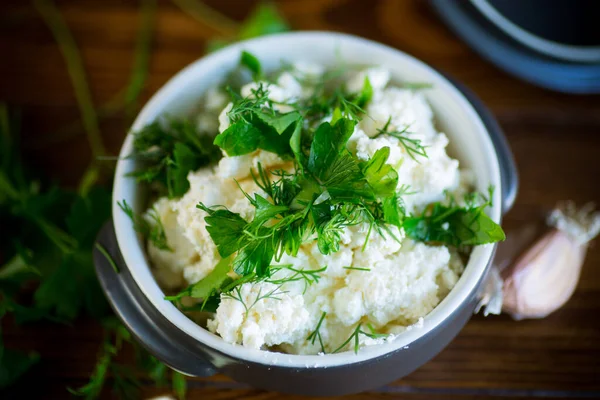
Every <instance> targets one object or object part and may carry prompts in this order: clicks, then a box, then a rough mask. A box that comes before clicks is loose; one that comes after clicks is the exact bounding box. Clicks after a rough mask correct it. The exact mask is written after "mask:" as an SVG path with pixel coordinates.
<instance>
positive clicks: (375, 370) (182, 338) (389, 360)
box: [94, 222, 484, 396]
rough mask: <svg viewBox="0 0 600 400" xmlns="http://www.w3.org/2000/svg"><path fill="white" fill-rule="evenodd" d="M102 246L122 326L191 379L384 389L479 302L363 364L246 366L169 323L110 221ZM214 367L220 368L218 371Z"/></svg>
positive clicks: (102, 269) (304, 388) (101, 264)
mask: <svg viewBox="0 0 600 400" xmlns="http://www.w3.org/2000/svg"><path fill="white" fill-rule="evenodd" d="M98 243H100V244H101V245H102V246H103V247H104V248H105V249H106V250H107V251H108V252H109V253H110V254H111V256H112V258H113V260H114V261H115V263H116V264H117V265H119V267H120V273H117V272H115V271H114V270H113V268H112V266H111V265H110V263H109V262H108V260H107V259H106V258H105V257H104V255H102V254H101V253H100V252H99V251H98V250H95V251H94V262H95V264H96V271H97V274H98V277H99V279H100V283H101V285H102V288H103V289H104V292H105V293H106V295H107V298H108V300H109V302H110V304H111V306H112V308H113V310H114V311H115V313H116V314H117V316H118V317H119V318H120V319H121V321H123V323H124V324H125V326H127V328H128V329H129V330H130V331H131V333H132V334H133V335H134V337H135V338H136V339H137V340H138V341H139V342H140V343H141V344H142V345H143V346H144V347H145V348H146V349H147V350H148V351H149V352H150V353H151V354H153V355H154V356H155V357H157V358H158V359H159V360H161V361H162V362H164V363H165V364H167V365H168V366H169V367H171V368H173V369H175V370H177V371H179V372H182V373H184V374H186V375H190V376H210V375H212V374H214V373H216V372H217V371H218V372H222V373H224V374H225V375H228V376H230V377H231V378H233V379H235V380H236V381H239V382H243V383H247V384H249V385H252V386H255V387H258V388H262V389H268V390H274V391H278V392H286V393H294V394H302V395H313V396H334V395H342V394H348V393H357V392H362V391H365V390H369V389H373V388H376V387H380V386H383V385H385V384H387V383H389V382H391V381H394V380H396V379H398V378H401V377H403V376H406V375H408V374H409V373H411V372H412V371H414V370H415V369H417V368H419V367H420V366H421V365H423V364H425V363H426V362H427V361H429V360H430V359H431V358H433V357H434V356H435V355H436V354H438V353H439V352H440V351H441V350H442V349H443V348H444V347H445V346H446V345H447V344H448V343H449V342H450V341H451V340H452V339H453V338H454V337H455V336H456V335H457V334H458V332H459V331H460V330H461V329H462V327H463V326H464V325H465V324H466V322H467V321H468V320H469V318H470V317H471V315H472V314H473V310H474V309H475V306H476V304H477V288H480V287H481V286H482V285H481V284H482V282H483V281H484V277H481V279H480V281H479V283H478V285H477V288H476V289H475V290H473V291H472V292H471V293H469V296H468V299H467V301H465V302H464V303H463V304H462V305H461V306H460V307H459V308H458V309H456V310H455V311H454V312H453V313H452V314H451V315H450V316H449V317H448V318H447V319H446V320H445V321H444V322H443V323H442V324H440V325H438V326H437V327H436V328H435V329H434V330H432V331H430V332H429V333H428V334H427V335H425V336H422V337H420V338H419V339H417V340H416V341H414V342H413V343H411V344H410V345H409V346H406V347H405V348H402V349H399V350H397V351H394V352H391V353H388V354H385V355H384V356H381V357H378V358H374V359H370V360H368V361H365V362H361V363H355V364H347V365H343V366H337V367H327V368H319V367H314V366H311V365H307V366H306V368H288V367H283V366H277V365H266V364H259V363H254V362H248V361H246V360H243V359H239V358H234V357H231V356H229V355H227V354H224V353H221V352H219V351H216V350H214V349H212V348H210V347H208V346H207V345H205V344H204V343H201V342H199V341H197V340H196V339H194V338H192V337H191V336H189V335H187V334H186V333H184V332H183V331H181V330H180V329H179V328H177V327H176V326H175V325H173V324H172V323H171V322H169V321H168V320H167V319H166V318H165V317H164V316H162V314H160V312H158V310H157V309H156V308H154V306H153V305H152V304H151V303H150V301H149V300H148V299H146V298H145V296H144V294H143V293H142V292H141V290H140V289H139V287H137V285H136V283H135V282H134V280H133V278H132V277H131V274H130V273H129V271H128V269H127V267H126V266H125V265H124V263H123V261H122V258H121V255H120V252H119V248H118V244H117V241H116V236H115V233H114V228H113V225H112V222H108V223H107V224H106V225H105V226H104V228H103V229H102V231H101V233H100V235H99V236H98ZM216 366H219V367H218V369H217V367H216Z"/></svg>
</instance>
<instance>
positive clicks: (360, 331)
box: [333, 323, 388, 354]
mask: <svg viewBox="0 0 600 400" xmlns="http://www.w3.org/2000/svg"><path fill="white" fill-rule="evenodd" d="M367 328H369V332H367V331H364V330H363V329H362V323H359V324H358V325H357V326H356V328H355V329H354V331H353V332H352V334H351V335H350V337H348V339H346V340H345V341H344V343H342V344H341V345H340V346H339V347H338V348H337V349H335V350H334V351H333V353H334V354H335V353H339V352H340V351H342V350H343V349H344V348H345V347H346V346H347V345H348V344H349V343H350V342H352V341H354V346H353V348H354V353H355V354H358V350H359V348H360V342H359V336H360V335H364V336H367V337H370V338H371V339H381V338H386V337H388V335H386V334H383V333H376V332H375V329H374V328H373V326H372V325H371V324H367Z"/></svg>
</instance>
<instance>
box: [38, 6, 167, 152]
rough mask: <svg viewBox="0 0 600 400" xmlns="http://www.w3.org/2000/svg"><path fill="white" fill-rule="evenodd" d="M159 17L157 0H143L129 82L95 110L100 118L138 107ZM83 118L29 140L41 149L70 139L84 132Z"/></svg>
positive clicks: (131, 111) (130, 112)
mask: <svg viewBox="0 0 600 400" xmlns="http://www.w3.org/2000/svg"><path fill="white" fill-rule="evenodd" d="M155 19H156V0H142V1H141V6H140V27H139V29H138V37H137V42H136V47H135V52H134V57H133V65H132V69H131V73H130V77H129V82H128V83H127V86H126V87H125V88H123V89H122V90H121V91H119V92H118V93H117V94H116V95H114V96H113V97H112V98H111V99H110V100H108V101H107V102H105V103H104V104H102V105H100V106H99V107H97V109H96V110H95V113H96V116H97V119H98V120H100V121H101V120H103V119H106V118H110V117H114V116H115V115H117V114H118V113H120V112H122V111H123V110H125V111H127V113H128V114H129V115H128V118H129V119H130V118H132V113H133V112H134V111H136V110H137V108H138V102H139V97H140V94H141V93H142V91H143V89H144V85H145V82H146V79H147V77H148V66H149V61H150V53H151V50H152V33H153V27H154V23H155ZM81 130H82V121H81V119H78V120H76V121H73V122H71V123H69V124H67V125H66V126H64V127H62V128H60V129H59V130H57V131H55V132H53V133H51V134H47V135H46V136H45V137H42V138H39V139H37V140H36V141H32V142H30V143H27V144H26V146H27V147H28V148H31V149H41V148H44V147H46V146H48V145H51V144H54V143H58V142H61V141H65V140H68V139H71V138H73V137H75V136H77V135H79V134H80V133H81Z"/></svg>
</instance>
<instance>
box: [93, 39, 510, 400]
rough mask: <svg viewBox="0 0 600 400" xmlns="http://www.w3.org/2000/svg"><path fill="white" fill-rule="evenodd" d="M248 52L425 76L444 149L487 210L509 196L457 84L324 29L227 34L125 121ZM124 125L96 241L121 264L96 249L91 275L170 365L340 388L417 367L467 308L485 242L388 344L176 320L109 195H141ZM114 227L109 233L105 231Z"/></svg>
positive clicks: (501, 165)
mask: <svg viewBox="0 0 600 400" xmlns="http://www.w3.org/2000/svg"><path fill="white" fill-rule="evenodd" d="M242 50H247V51H249V52H251V53H253V54H255V55H256V56H257V57H258V58H259V59H260V60H261V63H262V65H263V68H264V69H265V70H267V71H269V70H276V69H277V68H278V67H279V66H280V65H281V64H280V63H281V61H282V60H285V61H292V62H293V61H309V62H316V63H320V64H323V65H325V66H331V67H332V66H334V65H335V63H336V62H338V60H339V59H340V58H339V57H341V58H342V59H343V60H344V61H345V62H348V63H351V64H352V63H356V64H372V65H382V66H385V67H387V68H388V69H389V70H390V71H391V73H392V80H395V81H399V82H402V81H409V82H428V83H431V84H432V85H433V88H432V89H427V90H426V91H425V95H426V97H427V100H428V101H429V103H430V104H431V107H432V108H433V110H434V115H435V119H436V124H437V127H438V129H439V130H440V131H442V132H445V133H446V134H447V135H448V137H449V138H450V142H451V148H450V152H451V153H452V155H453V156H455V157H456V158H458V159H459V160H460V162H461V166H464V167H468V168H470V169H472V170H473V171H475V173H476V186H477V189H478V190H480V191H485V190H486V188H487V187H488V185H490V184H491V185H494V186H495V187H496V191H495V194H494V199H493V200H494V205H493V207H491V208H490V209H489V215H490V216H491V217H492V218H493V219H494V220H495V221H500V220H501V216H502V214H503V212H505V211H506V210H507V209H508V208H509V207H510V206H511V204H512V202H513V200H514V197H515V194H516V187H517V177H516V172H515V167H514V163H513V161H512V156H511V154H510V150H509V149H508V147H507V145H506V142H505V140H504V137H503V136H502V133H501V131H500V130H499V128H498V126H497V124H496V123H495V121H494V120H493V118H491V116H490V115H489V113H488V112H487V111H486V110H485V109H484V108H483V107H482V106H481V104H480V103H478V102H477V100H476V99H474V98H473V97H472V94H470V93H469V92H468V91H467V90H466V89H464V88H463V87H460V86H459V85H458V84H456V83H453V82H451V81H450V80H449V79H448V78H446V77H444V76H443V75H442V74H440V73H439V72H437V71H436V70H434V69H433V68H431V67H429V66H427V65H426V64H424V63H423V62H421V61H419V60H417V59H415V58H413V57H411V56H409V55H407V54H405V53H403V52H401V51H398V50H396V49H393V48H390V47H387V46H384V45H382V44H379V43H375V42H372V41H369V40H365V39H361V38H358V37H354V36H349V35H344V34H338V33H328V32H296V33H288V34H281V35H273V36H267V37H264V38H259V39H254V40H249V41H246V42H241V43H236V44H233V45H231V46H229V47H227V48H225V49H223V50H220V51H218V52H216V53H213V54H210V55H208V56H205V57H203V58H201V59H199V60H198V61H196V62H194V63H192V64H191V65H189V66H188V67H187V68H185V69H184V70H182V71H181V72H179V73H178V74H177V75H176V76H175V77H173V78H172V79H171V80H170V81H169V82H168V83H167V84H166V85H165V86H164V87H163V88H162V89H160V90H159V91H158V92H157V93H156V94H155V95H154V96H153V97H152V99H151V100H150V101H149V102H148V104H146V106H145V107H144V108H143V110H142V111H141V113H140V114H139V116H138V117H137V119H136V120H135V123H134V125H133V127H132V131H137V130H139V129H140V128H142V127H143V126H145V125H147V124H149V123H151V122H152V121H154V120H155V119H157V118H158V117H160V116H161V115H163V114H170V115H175V116H177V115H186V114H187V113H189V112H190V111H191V110H192V109H193V108H194V107H195V106H196V105H197V102H198V100H199V99H200V98H201V96H202V94H203V93H204V92H205V91H206V90H207V89H208V88H210V87H211V86H213V85H215V84H217V83H219V82H221V81H222V80H223V79H224V77H225V76H226V75H227V73H228V72H229V71H231V70H233V69H234V68H235V67H236V65H237V64H238V61H239V57H240V52H241V51H242ZM132 144H133V137H132V135H128V136H127V138H126V140H125V143H124V144H123V147H122V149H121V154H120V156H121V158H120V161H119V162H118V165H117V170H116V175H115V181H114V182H115V183H114V193H113V221H112V222H113V224H108V225H107V226H106V227H105V229H104V230H103V231H102V233H101V234H100V236H99V238H98V240H99V242H101V243H102V244H103V245H104V247H106V248H107V249H108V250H109V252H110V253H111V254H112V255H113V258H114V259H115V260H116V261H117V263H119V264H120V265H121V272H120V273H119V274H116V273H115V272H114V271H113V270H112V268H111V267H110V266H109V265H108V264H107V263H106V261H105V259H104V258H103V257H102V256H101V255H100V254H96V255H95V256H96V267H97V271H98V275H99V277H100V281H101V283H102V286H103V288H104V290H105V292H106V294H107V297H108V299H109V301H110V302H111V304H112V306H113V308H114V310H115V311H116V313H117V315H118V316H119V317H120V318H121V319H122V320H123V322H124V323H125V325H126V326H127V327H128V328H129V329H130V330H131V331H132V333H133V334H134V335H135V336H136V337H137V339H138V340H139V341H140V342H141V343H142V344H143V345H144V346H146V348H147V349H148V350H149V351H151V352H152V353H153V354H154V355H156V356H157V357H158V358H159V359H161V360H162V361H163V362H165V363H166V364H168V365H169V366H171V367H172V368H174V369H176V370H179V371H180V372H183V373H185V374H188V375H194V376H206V375H209V374H212V373H215V372H216V371H219V372H222V373H224V374H226V375H229V376H231V377H232V378H233V379H235V380H238V381H240V382H244V383H248V384H250V385H253V386H256V387H260V388H265V389H270V390H276V391H281V392H290V393H296V394H309V395H340V394H345V393H354V392H360V391H364V390H368V389H370V388H374V387H378V386H382V385H384V384H386V383H388V382H390V381H393V380H395V379H397V378H399V377H402V376H404V375H407V374H408V373H410V372H412V371H413V370H415V369H417V368H418V367H420V366H421V365H423V364H424V363H425V362H427V361H428V360H429V359H431V358H432V357H433V356H435V355H436V354H437V353H438V352H439V351H440V350H442V349H443V348H444V347H445V346H446V345H447V344H448V343H449V342H450V341H451V340H452V338H454V336H455V335H456V334H457V333H458V332H459V330H460V329H461V328H462V327H463V326H464V324H465V323H466V322H467V320H468V319H469V317H470V316H471V315H472V313H473V310H474V307H475V305H476V303H477V300H478V293H479V291H480V289H481V288H482V283H483V282H484V278H485V276H486V273H487V271H488V267H489V266H490V263H491V261H492V258H493V254H494V250H495V246H494V245H484V246H478V247H476V248H475V249H474V250H473V252H472V254H471V257H470V260H469V262H468V265H467V266H466V268H465V271H464V273H463V275H462V276H461V278H460V279H459V281H458V283H457V284H456V286H455V287H454V289H452V291H451V292H450V293H449V294H448V296H447V297H446V298H445V299H443V301H442V302H441V303H440V304H439V305H438V306H437V307H436V308H435V309H434V310H433V311H432V312H431V313H430V314H429V315H427V316H426V317H425V318H424V324H423V326H422V327H421V328H419V329H412V330H409V331H407V332H405V333H403V334H401V335H399V336H398V337H397V338H396V339H395V340H394V341H391V342H389V343H385V344H381V345H374V346H368V347H366V348H363V349H361V350H360V351H359V352H358V354H354V352H346V353H340V354H328V355H324V356H318V355H314V356H313V355H290V354H282V353H275V352H267V351H261V350H253V349H249V348H245V347H242V346H239V345H232V344H230V343H227V342H225V341H224V340H222V339H221V338H220V337H218V336H216V335H214V334H212V333H210V332H209V331H207V330H205V329H203V328H202V327H200V326H199V325H197V324H196V323H194V322H193V321H192V320H190V319H188V318H187V317H186V316H185V315H184V314H183V313H182V312H180V311H179V310H178V309H177V308H176V307H175V306H174V305H173V304H172V303H171V302H169V301H166V300H164V298H163V297H164V293H163V291H162V290H161V288H160V287H159V285H158V284H157V282H156V280H155V279H154V277H153V275H152V272H151V270H150V266H149V263H148V259H147V257H146V254H145V250H144V242H143V240H141V238H140V237H139V236H138V235H137V234H136V232H135V231H134V229H133V226H132V223H131V221H130V220H129V218H128V217H127V216H126V215H125V214H124V213H122V212H121V210H120V209H119V207H118V206H117V201H122V200H126V201H127V202H128V203H129V204H131V205H132V207H133V209H134V211H136V212H138V213H139V212H143V211H144V210H145V207H146V206H147V202H146V194H147V193H146V191H145V190H144V189H143V187H141V186H140V185H138V184H136V182H135V181H134V179H131V178H128V177H126V175H127V173H129V172H131V171H134V170H135V169H136V161H135V160H133V159H128V158H125V157H126V156H127V155H129V154H130V153H131V152H132ZM115 234H116V236H115Z"/></svg>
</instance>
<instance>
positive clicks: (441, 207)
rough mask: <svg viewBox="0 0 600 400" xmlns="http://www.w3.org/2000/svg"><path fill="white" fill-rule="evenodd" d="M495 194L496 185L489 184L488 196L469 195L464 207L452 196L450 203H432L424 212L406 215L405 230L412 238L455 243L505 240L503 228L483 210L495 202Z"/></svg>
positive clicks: (459, 244)
mask: <svg viewBox="0 0 600 400" xmlns="http://www.w3.org/2000/svg"><path fill="white" fill-rule="evenodd" d="M492 197H493V188H492V187H490V188H489V195H488V198H485V196H483V195H479V196H475V195H471V196H468V198H467V199H466V200H467V201H466V203H467V204H466V206H464V207H461V206H459V205H457V204H456V201H455V200H454V199H452V198H450V202H449V203H450V204H448V205H445V204H443V203H434V204H430V205H429V206H428V207H427V208H426V209H425V211H424V212H423V214H422V215H420V216H411V217H407V218H406V219H405V220H404V223H403V227H404V230H405V231H406V234H407V236H408V237H410V238H411V239H414V240H418V241H423V242H428V243H441V244H445V245H449V246H455V247H459V246H476V245H480V244H486V243H494V242H498V241H502V240H504V239H505V235H504V232H503V231H502V228H501V227H500V226H499V225H498V224H497V223H495V222H494V221H492V219H491V218H490V217H488V216H487V215H486V214H485V212H484V210H485V209H486V208H487V207H491V206H492ZM477 200H479V203H480V204H477V202H478V201H477Z"/></svg>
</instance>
